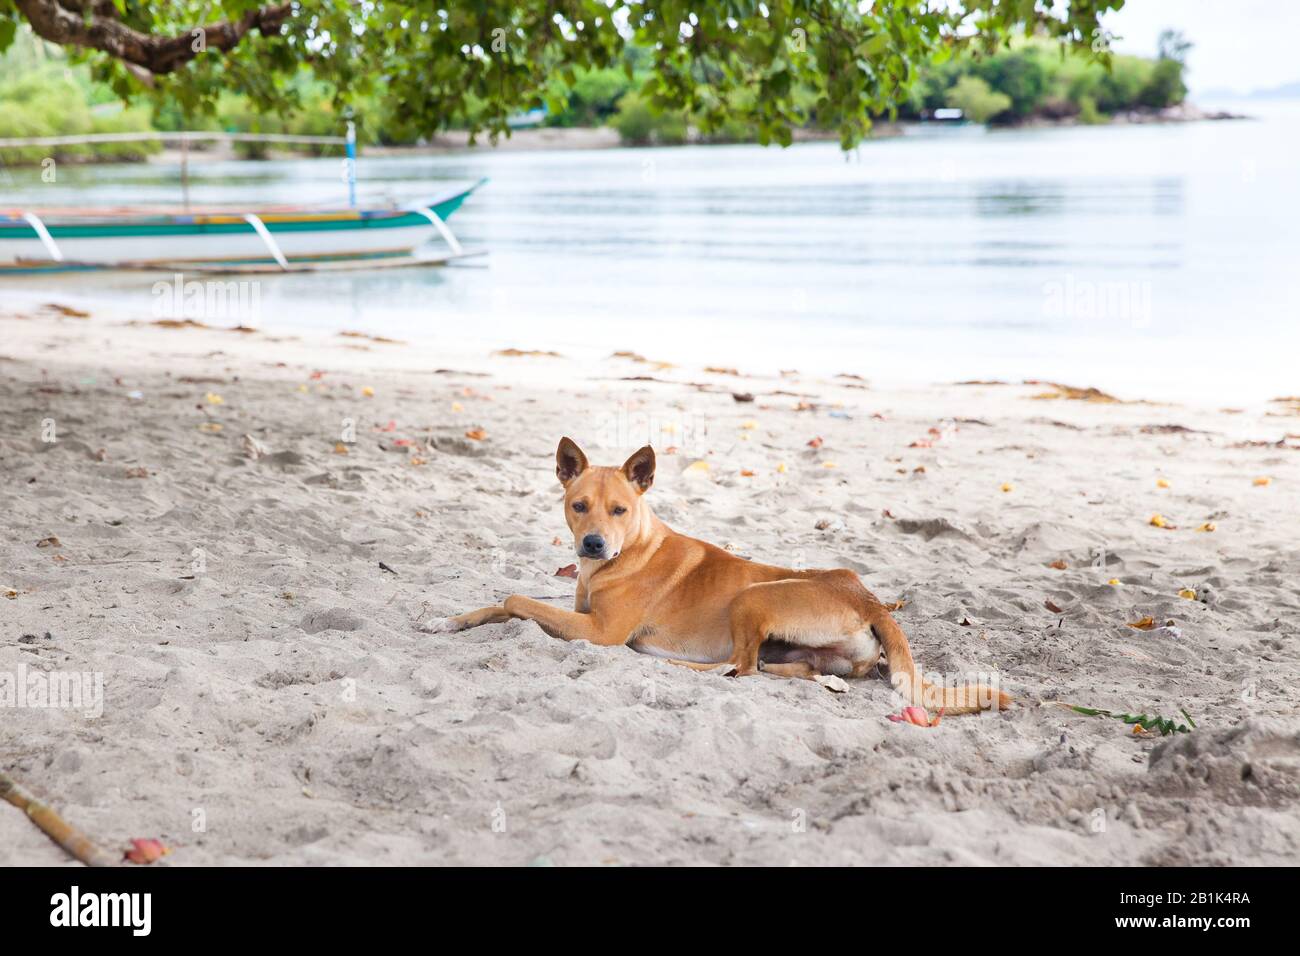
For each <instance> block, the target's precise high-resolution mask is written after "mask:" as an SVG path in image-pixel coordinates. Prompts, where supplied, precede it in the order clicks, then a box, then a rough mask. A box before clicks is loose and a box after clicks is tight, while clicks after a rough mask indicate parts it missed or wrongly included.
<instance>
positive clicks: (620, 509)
mask: <svg viewBox="0 0 1300 956" xmlns="http://www.w3.org/2000/svg"><path fill="white" fill-rule="evenodd" d="M614 514H616V515H625V514H627V509H626V508H624V507H623V506H622V505H615V506H614Z"/></svg>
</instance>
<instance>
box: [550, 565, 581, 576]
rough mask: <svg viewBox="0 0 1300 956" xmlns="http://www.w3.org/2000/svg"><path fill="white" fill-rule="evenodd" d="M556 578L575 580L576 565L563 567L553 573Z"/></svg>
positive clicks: (576, 573) (576, 574)
mask: <svg viewBox="0 0 1300 956" xmlns="http://www.w3.org/2000/svg"><path fill="white" fill-rule="evenodd" d="M555 576H556V577H557V578H576V577H577V576H578V566H577V565H576V564H569V565H565V566H564V567H562V568H560V569H559V570H558V571H556V572H555Z"/></svg>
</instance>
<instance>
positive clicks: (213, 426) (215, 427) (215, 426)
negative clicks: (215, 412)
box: [199, 422, 226, 435]
mask: <svg viewBox="0 0 1300 956" xmlns="http://www.w3.org/2000/svg"><path fill="white" fill-rule="evenodd" d="M225 427H226V426H225V425H222V424H221V423H220V422H200V423H199V431H201V432H207V433H208V434H209V435H215V434H217V432H219V431H221V429H223V428H225Z"/></svg>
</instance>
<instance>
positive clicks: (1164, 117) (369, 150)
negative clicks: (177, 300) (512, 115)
mask: <svg viewBox="0 0 1300 956" xmlns="http://www.w3.org/2000/svg"><path fill="white" fill-rule="evenodd" d="M1249 119H1254V117H1252V116H1248V115H1245V114H1241V113H1232V112H1228V111H1226V110H1203V109H1201V108H1200V107H1198V106H1196V105H1195V104H1192V103H1184V104H1181V105H1180V106H1176V107H1170V108H1168V109H1163V110H1149V111H1148V110H1130V111H1127V112H1124V113H1117V114H1115V115H1114V116H1113V117H1111V118H1110V119H1109V120H1108V121H1107V122H1105V123H1098V124H1095V125H1096V126H1098V127H1099V128H1100V127H1105V126H1145V125H1151V124H1164V123H1197V122H1207V121H1208V122H1220V121H1225V120H1249ZM958 125H971V124H963V123H961V122H957V123H951V122H944V121H934V120H924V121H920V122H917V121H900V122H889V121H879V122H877V123H876V124H875V125H874V126H873V127H872V128H871V133H870V134H869V135H868V137H867V138H868V140H873V139H890V138H893V137H895V136H901V135H903V134H904V133H905V132H906V131H907V130H909V129H918V128H925V127H939V126H958ZM1087 125H1091V124H1087V123H1084V122H1082V121H1081V120H1080V119H1079V118H1078V116H1077V115H1074V116H1063V117H1051V116H1031V117H1029V118H1027V119H1025V120H1023V121H1020V122H1017V123H1009V124H990V125H989V129H990V130H994V131H1006V130H1018V129H1039V128H1044V129H1046V128H1055V127H1075V126H1087ZM837 139H838V135H837V134H836V133H835V132H834V131H829V130H816V129H799V130H795V131H794V142H796V143H816V142H834V141H835V140H837ZM469 140H470V136H469V133H468V132H467V131H465V130H449V131H446V132H443V133H439V134H438V135H437V136H435V137H433V138H432V139H430V140H429V141H428V142H427V143H420V144H414V145H403V146H365V147H363V148H362V156H363V157H370V158H381V159H382V158H393V157H400V156H443V155H456V154H461V153H472V152H475V151H480V150H490V151H499V152H520V153H522V152H538V151H542V150H587V149H644V148H646V147H645V146H643V145H634V144H630V143H624V142H623V141H622V140H621V139H620V138H619V135H618V132H617V131H616V130H615V129H613V128H612V127H609V126H542V127H536V128H532V129H518V130H514V131H512V132H511V134H510V136H509V137H506V136H502V137H500V138H499V139H498V140H497V142H496V143H493V142H492V141H491V138H490V137H489V136H488V135H487V134H486V133H480V134H479V135H478V137H477V142H476V143H474V144H471V143H470V141H469ZM682 145H685V146H738V145H754V144H752V143H748V142H746V141H736V142H726V143H720V142H698V141H697V142H689V143H684V144H682ZM656 148H671V147H656ZM302 155H303V154H300V153H293V152H282V151H278V150H273V151H271V152H270V154H269V156H268V158H270V159H295V158H301V157H302ZM236 158H237V155H236V153H235V151H234V150H233V149H231V148H230V147H229V146H226V145H221V146H217V147H214V148H212V149H205V150H202V151H197V150H191V151H190V154H189V161H190V162H191V163H206V162H226V161H229V160H233V159H236ZM180 159H181V152H180V150H177V149H165V150H163V151H162V152H161V153H157V154H155V155H154V156H151V157H150V158H149V160H148V161H149V162H151V163H162V164H175V163H179V162H180Z"/></svg>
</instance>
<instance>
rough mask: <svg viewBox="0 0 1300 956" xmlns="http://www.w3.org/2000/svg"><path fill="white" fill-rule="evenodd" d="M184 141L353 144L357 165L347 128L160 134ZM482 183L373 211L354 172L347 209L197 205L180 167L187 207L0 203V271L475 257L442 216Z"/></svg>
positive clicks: (260, 268) (233, 267) (364, 264)
mask: <svg viewBox="0 0 1300 956" xmlns="http://www.w3.org/2000/svg"><path fill="white" fill-rule="evenodd" d="M129 135H130V136H131V137H133V138H140V137H139V135H138V134H129ZM179 137H184V138H183V139H181V142H182V143H183V145H184V147H185V148H184V150H183V152H182V156H183V157H184V156H186V155H187V154H188V144H189V142H190V140H191V139H195V138H207V139H225V140H232V139H233V140H241V139H253V140H270V141H275V142H282V141H286V140H288V141H293V142H302V141H310V142H314V143H319V142H328V143H343V144H346V145H347V147H348V155H349V160H350V163H349V171H350V172H351V170H353V169H354V168H355V165H354V163H353V162H351V160H353V159H354V158H355V153H354V151H353V149H354V146H353V144H354V139H353V137H352V131H351V129H349V136H348V137H347V138H346V139H344V138H343V137H290V136H261V135H253V134H204V133H187V134H160V135H159V136H158V137H157V138H163V139H169V138H179ZM96 138H100V137H47V138H45V139H42V140H39V141H38V140H21V141H18V140H0V146H5V145H15V144H21V145H58V144H59V143H61V142H63V141H65V140H66V141H68V142H74V141H75V142H85V141H88V140H91V141H93V140H94V139H96ZM115 138H116V137H115ZM55 140H58V141H59V142H58V143H56V142H55ZM483 182H485V180H480V181H479V182H477V183H474V184H472V185H469V186H464V187H460V188H456V189H450V190H447V191H444V192H442V193H440V194H437V195H434V196H431V197H428V198H426V199H422V200H420V201H418V202H411V203H403V204H390V205H386V206H374V207H368V208H367V207H357V205H356V190H355V179H354V178H353V177H352V176H351V175H350V177H349V184H348V185H349V190H348V191H349V199H350V205H349V206H347V207H341V206H334V207H329V206H302V205H278V206H264V207H257V208H252V207H243V208H241V207H204V208H191V207H190V206H189V203H188V170H187V165H183V167H182V185H183V187H184V189H185V197H186V202H185V204H184V208H183V210H176V209H174V208H173V209H167V208H163V207H139V206H136V207H119V208H101V209H85V208H82V209H15V210H3V209H0V272H13V271H47V270H62V269H157V268H168V269H170V268H177V267H181V266H183V267H185V268H187V269H190V270H192V271H209V272H250V271H251V272H280V271H287V272H298V271H319V270H323V269H333V270H336V269H341V268H353V269H356V268H375V267H384V266H387V267H391V266H399V265H429V264H438V263H442V262H446V261H448V260H449V259H454V258H459V257H462V256H465V255H470V254H472V253H467V252H466V251H465V250H464V249H463V248H462V246H461V244H460V242H459V241H458V240H457V239H456V236H455V235H454V234H453V233H452V231H451V229H450V228H449V227H448V226H447V223H446V220H447V218H448V217H449V216H450V215H451V214H452V213H454V212H455V211H456V210H457V209H459V208H460V205H461V203H463V202H464V201H465V199H466V198H467V197H468V196H469V195H470V193H472V192H473V191H474V190H475V189H477V188H478V187H479V186H480V185H482V184H483ZM439 236H440V237H441V238H442V240H443V242H444V243H445V244H446V249H447V251H446V252H445V253H436V254H435V253H429V254H423V255H421V254H417V253H416V251H415V250H416V249H417V248H418V247H420V246H422V245H423V244H425V243H426V242H428V241H429V240H431V239H434V238H435V237H439Z"/></svg>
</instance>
